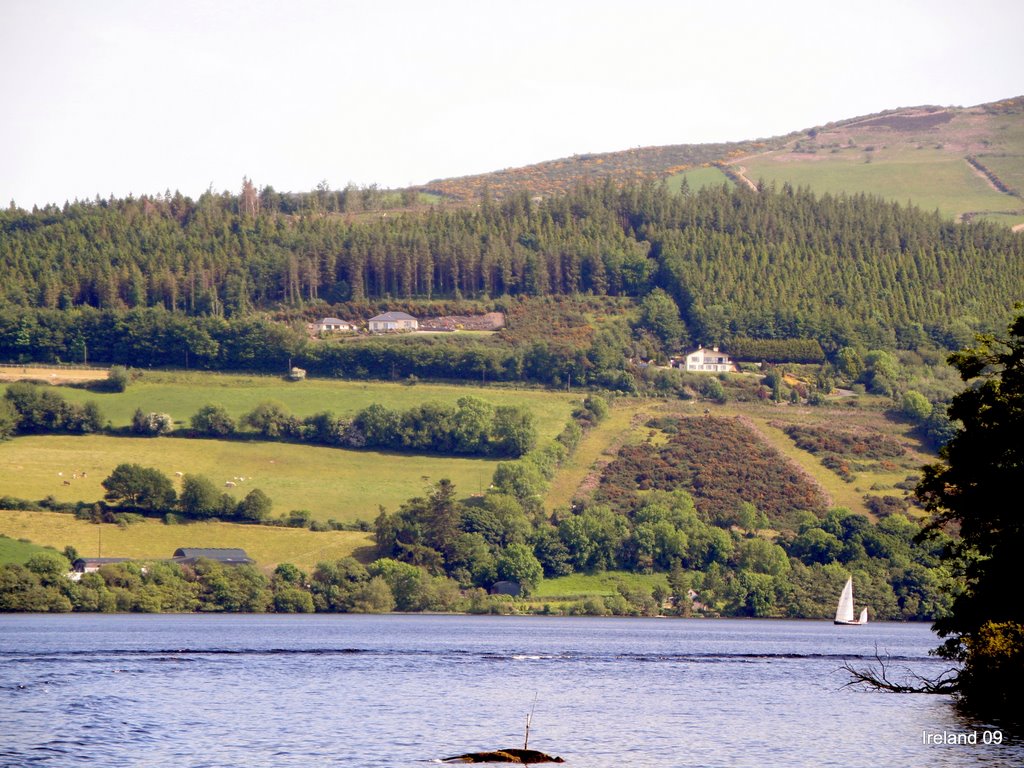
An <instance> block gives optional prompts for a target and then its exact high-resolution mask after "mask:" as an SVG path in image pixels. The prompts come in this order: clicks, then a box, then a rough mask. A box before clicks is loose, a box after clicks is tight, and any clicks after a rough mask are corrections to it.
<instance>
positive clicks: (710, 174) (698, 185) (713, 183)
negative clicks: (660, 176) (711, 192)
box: [666, 166, 734, 192]
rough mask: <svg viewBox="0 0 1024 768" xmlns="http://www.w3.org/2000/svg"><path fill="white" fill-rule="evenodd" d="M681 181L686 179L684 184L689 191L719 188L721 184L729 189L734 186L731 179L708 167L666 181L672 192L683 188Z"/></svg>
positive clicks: (686, 172)
mask: <svg viewBox="0 0 1024 768" xmlns="http://www.w3.org/2000/svg"><path fill="white" fill-rule="evenodd" d="M683 179H686V183H687V184H688V185H689V187H690V189H691V190H697V189H703V188H704V187H721V186H722V185H723V184H728V185H729V186H730V187H732V186H734V184H733V181H732V179H730V178H729V177H728V176H726V175H725V174H724V173H722V172H721V171H720V170H719V169H718V168H715V167H714V166H710V167H707V168H692V169H690V170H688V171H683V172H682V173H677V174H675V175H674V176H669V177H668V179H666V183H667V184H668V188H669V189H671V190H672V191H673V192H678V191H679V189H680V188H681V187H682V186H683Z"/></svg>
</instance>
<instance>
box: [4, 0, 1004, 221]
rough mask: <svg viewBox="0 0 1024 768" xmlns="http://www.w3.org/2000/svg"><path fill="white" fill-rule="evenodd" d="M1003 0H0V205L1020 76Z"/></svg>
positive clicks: (524, 160)
mask: <svg viewBox="0 0 1024 768" xmlns="http://www.w3.org/2000/svg"><path fill="white" fill-rule="evenodd" d="M1022 30H1024V2H1020V1H1019V0H972V2H971V3H966V2H963V0H921V1H916V0H914V1H910V0H908V1H903V0H881V1H876V0H864V1H862V2H855V3H839V4H836V3H827V2H824V3H823V2H820V0H813V1H809V2H804V1H802V0H801V1H797V2H786V1H785V0H757V1H756V2H746V1H741V0H708V1H704V0H701V1H699V2H698V1H692V2H688V1H687V0H675V1H674V2H670V1H668V0H664V1H661V0H630V2H628V3H627V2H605V1H604V0H571V1H566V2H560V1H559V0H542V1H541V2H534V1H533V0H516V1H515V2H491V1H490V0H470V1H466V2H463V1H461V0H432V1H431V2H423V0H418V1H417V2H404V0H389V2H382V3H372V2H371V0H362V2H344V1H342V0H336V1H334V2H331V1H330V0H287V1H285V0H272V1H268V0H246V1H245V2H239V1H237V0H224V1H222V2H219V1H218V0H175V1H174V2H164V1H163V0H123V1H122V0H0V71H3V72H4V77H3V84H2V86H0V94H2V102H0V103H2V108H0V204H3V205H6V203H7V201H9V200H11V199H13V200H15V201H16V202H17V203H18V204H19V205H20V206H22V207H31V206H32V205H33V204H44V203H48V202H55V203H58V204H61V203H63V202H64V201H65V200H72V199H74V198H92V197H95V195H97V194H99V195H101V196H103V197H106V196H108V195H110V194H113V195H115V196H118V197H121V196H124V195H127V194H128V193H133V194H135V195H140V194H145V193H159V192H163V191H164V190H165V189H170V190H171V191H174V190H180V191H181V192H182V193H184V194H186V195H190V196H193V197H195V196H198V195H199V194H201V193H202V192H203V191H204V190H205V189H206V188H207V187H209V186H210V185H212V186H213V188H214V189H215V190H217V191H221V190H225V189H227V190H231V191H237V190H238V189H239V188H240V186H241V180H242V177H243V175H245V176H249V177H250V178H251V179H253V181H254V182H255V183H256V185H257V186H261V187H262V186H264V185H267V184H270V185H272V186H274V187H275V188H276V189H278V190H280V191H302V190H309V189H312V188H313V187H315V186H316V184H317V183H319V182H320V181H321V180H327V181H328V183H329V184H330V185H331V186H332V187H343V186H344V185H345V184H347V183H348V182H350V181H351V182H355V183H357V184H360V185H363V184H370V183H377V184H380V185H381V186H405V185H408V184H419V183H424V182H426V181H429V180H431V179H435V178H443V177H449V176H461V175H465V174H471V173H482V172H485V171H491V170H498V169H501V168H508V167H515V166H520V165H527V164H530V163H534V162H540V161H543V160H551V159H555V158H559V157H566V156H569V155H572V154H574V153H584V152H605V151H614V150H621V149H627V148H629V147H635V146H649V145H658V144H683V143H700V142H715V141H731V140H741V139H749V138H757V137H762V136H771V135H775V134H781V133H787V132H789V131H791V130H797V129H801V128H809V127H812V126H814V125H818V124H821V123H825V122H828V121H831V120H839V119H843V118H847V117H854V116H856V115H861V114H866V113H870V112H876V111H880V110H883V109H890V108H894V107H900V106H915V105H919V104H940V105H961V106H969V105H973V104H979V103H984V102H988V101H995V100H998V99H1002V98H1007V97H1011V96H1018V95H1021V94H1024V44H1022V43H1021V39H1022V38H1021V35H1022Z"/></svg>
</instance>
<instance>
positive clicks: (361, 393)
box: [0, 372, 577, 521]
mask: <svg viewBox="0 0 1024 768" xmlns="http://www.w3.org/2000/svg"><path fill="white" fill-rule="evenodd" d="M60 391H61V393H62V394H63V395H64V396H65V397H66V398H67V399H68V400H72V401H75V402H84V401H86V400H93V401H95V402H96V403H97V404H98V405H99V406H100V408H101V409H102V411H103V413H104V415H105V417H106V418H107V419H108V420H109V421H110V422H111V424H112V425H113V426H115V427H119V426H124V425H127V424H128V423H129V422H130V420H131V415H132V413H133V412H134V411H135V410H136V409H137V408H141V409H143V410H144V411H146V412H149V411H160V412H165V413H170V414H171V416H172V417H173V418H174V419H175V422H176V424H177V426H179V427H185V426H187V425H188V423H189V420H190V418H191V416H192V414H194V413H195V412H196V411H198V410H199V409H200V408H201V407H202V406H203V405H205V404H207V403H217V404H220V405H223V406H224V407H225V408H226V409H227V410H228V411H229V412H230V413H231V414H232V415H233V416H235V417H236V418H239V417H241V416H242V415H243V414H245V413H247V412H248V411H250V410H252V409H253V408H254V407H255V406H256V405H258V404H259V403H261V402H263V401H266V400H276V401H279V402H281V403H283V404H284V405H285V407H287V408H288V409H289V410H290V411H291V412H292V413H294V414H295V415H297V416H300V417H302V416H308V415H311V414H313V413H317V412H320V411H325V410H330V411H333V412H334V413H335V414H337V415H338V416H351V415H353V414H355V413H356V412H357V411H359V410H361V409H363V408H365V407H367V406H369V405H371V404H372V403H381V404H383V405H386V406H388V407H390V408H394V409H398V410H404V409H408V408H411V407H412V406H415V405H419V404H421V403H424V402H430V401H432V402H439V403H446V404H451V405H454V404H455V402H456V401H457V400H458V399H459V398H461V397H465V396H473V397H478V398H480V399H483V400H486V401H487V402H490V403H492V404H494V405H513V404H515V405H523V406H525V407H527V408H528V409H529V410H530V411H531V412H532V413H533V414H534V416H535V418H536V421H537V426H538V433H539V437H540V440H541V441H546V440H550V439H552V438H553V437H554V436H555V435H557V434H558V433H559V432H560V431H561V430H562V428H563V427H564V425H565V422H566V420H567V419H568V418H569V416H570V413H571V412H572V408H573V402H574V401H575V400H576V399H577V398H575V397H574V396H571V395H568V394H565V393H562V392H548V391H543V390H533V389H514V388H509V387H493V388H492V387H477V386H456V385H445V384H417V385H415V386H408V385H403V384H393V383H384V382H346V381H335V380H317V379H312V380H307V381H304V382H297V383H289V382H285V381H283V380H281V379H278V378H274V377H269V376H237V375H220V374H211V373H188V372H144V373H143V374H142V376H141V378H140V379H139V380H137V381H135V382H133V384H132V385H131V386H130V387H129V388H128V390H127V391H126V392H122V393H104V392H90V391H87V390H84V389H75V388H70V387H62V388H61V390H60ZM129 461H130V462H135V463H139V464H143V465H145V466H151V467H156V468H158V469H160V470H161V471H163V472H165V473H166V474H168V475H174V473H176V472H183V473H186V474H188V473H192V474H202V475H206V476H208V477H210V478H211V479H212V480H214V482H216V483H217V484H218V485H220V484H223V483H226V482H228V481H232V482H236V483H237V485H236V487H235V488H233V489H227V488H226V489H225V490H226V491H227V492H229V493H231V494H232V495H233V496H235V497H237V498H241V497H242V496H243V495H244V494H245V493H247V492H248V490H249V489H251V488H254V487H258V488H260V489H261V490H263V491H264V492H265V493H267V494H268V495H269V496H270V498H271V499H272V500H273V501H274V512H275V514H276V513H280V512H287V511H290V510H292V509H308V510H309V511H310V512H312V513H313V516H314V518H316V519H320V520H327V519H330V518H335V519H337V520H340V521H352V520H357V519H363V520H372V519H373V518H374V517H376V516H377V513H378V508H379V506H380V505H383V506H385V507H386V508H388V509H390V510H392V511H393V510H395V509H396V508H397V507H398V506H399V505H400V504H401V503H402V502H404V501H405V500H407V499H409V498H410V497H412V496H417V495H421V494H422V493H423V491H424V488H425V487H426V485H427V484H428V483H433V482H436V481H437V480H440V479H441V478H448V479H450V480H451V481H452V482H453V483H454V484H455V486H456V488H457V490H458V492H459V494H460V495H461V496H463V497H467V496H470V495H473V494H477V493H480V492H482V491H484V490H486V489H487V487H488V485H489V484H490V480H491V476H492V475H493V474H494V470H495V468H496V466H497V463H498V462H497V461H495V460H489V459H479V458H454V457H447V456H436V455H399V454H386V453H380V452H375V451H346V450H340V449H335V448H324V447H316V446H308V445H291V444H285V443H267V442H248V441H218V440H187V439H184V438H173V437H168V438H157V439H144V438H128V437H109V436H86V437H80V436H66V435H53V436H51V435H48V436H26V437H18V438H16V439H14V440H10V441H7V442H4V443H0V495H10V496H15V497H18V498H25V499H33V500H36V499H42V498H45V497H46V496H50V495H52V496H54V497H55V498H57V499H58V500H60V501H79V500H82V501H95V500H98V499H101V498H102V497H103V493H104V489H103V488H102V487H101V485H100V483H101V482H102V481H103V479H104V478H106V477H107V476H108V475H109V474H110V472H111V470H113V468H114V467H115V466H117V465H118V464H120V463H122V462H129ZM83 473H84V477H83ZM75 475H77V477H75ZM237 477H244V478H246V479H245V481H244V482H238V481H236V478H237Z"/></svg>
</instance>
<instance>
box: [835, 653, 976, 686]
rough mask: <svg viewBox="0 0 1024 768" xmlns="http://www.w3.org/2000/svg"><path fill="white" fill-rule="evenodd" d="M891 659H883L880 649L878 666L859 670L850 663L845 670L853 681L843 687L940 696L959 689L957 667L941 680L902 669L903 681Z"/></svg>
mask: <svg viewBox="0 0 1024 768" xmlns="http://www.w3.org/2000/svg"><path fill="white" fill-rule="evenodd" d="M888 660H889V657H888V656H886V657H885V658H883V657H882V656H881V655H880V654H879V652H878V648H877V646H876V648H875V663H874V664H872V665H870V666H868V667H866V668H863V669H858V668H857V667H855V666H853V664H851V663H850V662H846V663H845V664H843V666H842V667H841V669H843V670H844V671H845V672H846V673H847V674H849V675H850V680H849V681H847V682H846V683H844V684H843V688H849V687H852V686H862V687H864V688H868V689H869V690H873V691H889V692H890V693H937V694H946V695H948V694H952V693H956V692H957V690H958V676H959V670H957V669H956V668H951V669H947V670H945V671H943V672H942V674H940V675H939V676H938V677H935V678H927V677H923V676H921V675H919V674H917V673H916V672H914V671H913V670H911V669H910V668H909V667H901V668H899V669H898V670H896V671H898V672H899V678H897V677H896V676H895V674H894V673H893V670H892V669H891V665H889V664H887V662H888Z"/></svg>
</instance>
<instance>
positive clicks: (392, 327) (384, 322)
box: [367, 312, 419, 333]
mask: <svg viewBox="0 0 1024 768" xmlns="http://www.w3.org/2000/svg"><path fill="white" fill-rule="evenodd" d="M367 325H368V326H369V328H370V332H371V333H382V332H384V331H415V330H417V329H418V328H419V321H418V320H417V319H416V318H415V317H413V316H412V315H408V314H406V313H405V312H385V313H384V314H382V315H377V316H376V317H371V318H370V319H369V320H368V321H367Z"/></svg>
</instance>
